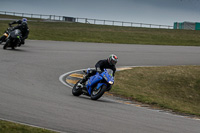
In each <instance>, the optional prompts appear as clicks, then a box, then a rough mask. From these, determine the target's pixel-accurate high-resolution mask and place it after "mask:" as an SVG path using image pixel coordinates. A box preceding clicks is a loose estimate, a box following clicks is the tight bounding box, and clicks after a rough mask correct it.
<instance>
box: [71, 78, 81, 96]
mask: <svg viewBox="0 0 200 133" xmlns="http://www.w3.org/2000/svg"><path fill="white" fill-rule="evenodd" d="M80 81H81V80H79V81H78V82H77V83H76V84H75V85H74V87H73V89H72V94H73V95H74V96H80V95H81V94H82V88H80V87H77V84H78V83H79V82H80Z"/></svg>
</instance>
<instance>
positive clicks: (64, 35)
mask: <svg viewBox="0 0 200 133" xmlns="http://www.w3.org/2000/svg"><path fill="white" fill-rule="evenodd" d="M0 17H1V16H0ZM9 22H10V21H0V33H3V32H4V31H5V29H6V28H7V27H8V23H9ZM28 23H29V29H30V35H29V39H33V40H55V41H75V42H97V43H119V44H153V45H176V46H200V31H192V30H172V29H153V28H136V27H121V26H104V25H93V24H83V23H67V22H42V21H37V22H32V21H29V22H28Z"/></svg>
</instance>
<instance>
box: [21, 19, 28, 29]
mask: <svg viewBox="0 0 200 133" xmlns="http://www.w3.org/2000/svg"><path fill="white" fill-rule="evenodd" d="M21 26H22V28H23V29H25V28H27V22H25V21H24V22H22V24H21Z"/></svg>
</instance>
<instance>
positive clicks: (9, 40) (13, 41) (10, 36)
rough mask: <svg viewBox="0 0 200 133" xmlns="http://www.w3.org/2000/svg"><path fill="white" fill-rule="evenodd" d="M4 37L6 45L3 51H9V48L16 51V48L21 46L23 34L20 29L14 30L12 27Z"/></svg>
mask: <svg viewBox="0 0 200 133" xmlns="http://www.w3.org/2000/svg"><path fill="white" fill-rule="evenodd" d="M4 35H5V36H6V43H5V45H4V46H3V49H7V48H8V47H10V48H12V49H15V48H16V47H20V46H21V44H20V42H21V37H22V33H21V31H20V30H19V29H15V30H12V27H11V28H8V29H7V32H5V33H4Z"/></svg>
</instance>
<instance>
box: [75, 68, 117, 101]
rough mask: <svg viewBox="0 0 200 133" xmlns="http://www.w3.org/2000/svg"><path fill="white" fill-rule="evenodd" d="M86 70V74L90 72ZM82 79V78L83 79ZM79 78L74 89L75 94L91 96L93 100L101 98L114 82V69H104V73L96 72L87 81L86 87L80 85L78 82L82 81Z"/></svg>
mask: <svg viewBox="0 0 200 133" xmlns="http://www.w3.org/2000/svg"><path fill="white" fill-rule="evenodd" d="M89 71H90V69H88V70H87V72H85V71H84V73H85V74H84V76H85V75H86V74H87V73H89ZM81 80H82V79H81ZM81 80H79V81H78V82H77V83H76V84H75V85H74V87H73V89H72V94H73V95H74V96H80V95H81V94H84V95H87V96H90V97H91V99H92V100H97V99H99V98H100V97H101V96H102V95H103V94H104V92H106V91H109V90H110V89H111V88H112V85H113V84H114V77H113V70H111V69H104V71H103V72H102V73H99V72H96V74H95V75H94V76H91V77H90V78H89V79H88V80H87V81H86V83H85V85H84V87H83V88H81V87H78V86H77V84H78V83H79V82H81Z"/></svg>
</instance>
